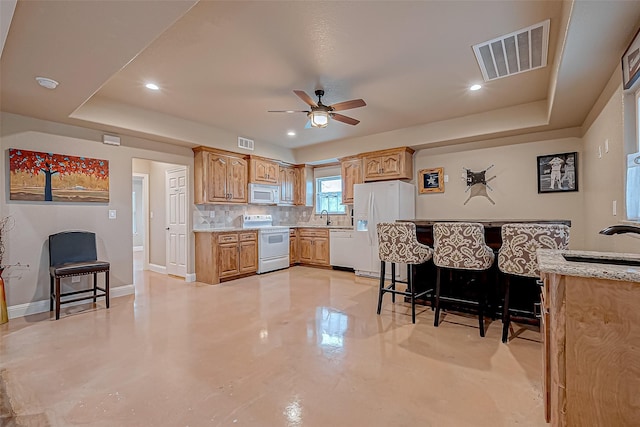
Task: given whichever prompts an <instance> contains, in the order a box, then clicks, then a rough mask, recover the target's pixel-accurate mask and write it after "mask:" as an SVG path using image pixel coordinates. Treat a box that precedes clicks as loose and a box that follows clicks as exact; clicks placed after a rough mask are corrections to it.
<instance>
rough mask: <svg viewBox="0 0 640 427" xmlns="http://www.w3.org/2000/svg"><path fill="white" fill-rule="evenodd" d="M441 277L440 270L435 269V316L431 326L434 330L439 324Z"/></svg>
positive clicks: (438, 268)
mask: <svg viewBox="0 0 640 427" xmlns="http://www.w3.org/2000/svg"><path fill="white" fill-rule="evenodd" d="M441 275H442V269H441V268H440V267H436V315H435V318H434V319H433V326H435V327H436V328H437V327H438V324H439V323H440V276H441Z"/></svg>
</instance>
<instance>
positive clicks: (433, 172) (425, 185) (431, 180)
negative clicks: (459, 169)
mask: <svg viewBox="0 0 640 427" xmlns="http://www.w3.org/2000/svg"><path fill="white" fill-rule="evenodd" d="M418 184H419V185H418V187H419V193H420V194H423V193H444V168H433V169H421V170H420V171H419V172H418Z"/></svg>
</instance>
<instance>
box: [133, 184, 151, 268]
mask: <svg viewBox="0 0 640 427" xmlns="http://www.w3.org/2000/svg"><path fill="white" fill-rule="evenodd" d="M131 176H132V178H133V177H136V178H142V218H144V239H143V240H142V251H143V263H142V269H143V270H149V174H147V173H138V172H133V173H132V174H131ZM131 182H132V183H133V179H132V180H131Z"/></svg>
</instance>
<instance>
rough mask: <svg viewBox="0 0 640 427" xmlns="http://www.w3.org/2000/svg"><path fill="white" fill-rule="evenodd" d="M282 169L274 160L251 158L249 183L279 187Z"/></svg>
mask: <svg viewBox="0 0 640 427" xmlns="http://www.w3.org/2000/svg"><path fill="white" fill-rule="evenodd" d="M279 171H280V167H279V165H278V163H276V162H275V161H273V160H269V159H265V158H262V157H255V156H250V157H249V182H251V183H255V184H272V185H278V179H279V175H280V172H279Z"/></svg>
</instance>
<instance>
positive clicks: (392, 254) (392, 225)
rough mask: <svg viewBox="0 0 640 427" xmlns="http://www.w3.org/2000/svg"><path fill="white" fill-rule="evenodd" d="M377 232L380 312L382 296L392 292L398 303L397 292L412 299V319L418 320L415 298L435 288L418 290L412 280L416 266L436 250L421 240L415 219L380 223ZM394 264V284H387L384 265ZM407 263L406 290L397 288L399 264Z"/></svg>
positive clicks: (392, 265)
mask: <svg viewBox="0 0 640 427" xmlns="http://www.w3.org/2000/svg"><path fill="white" fill-rule="evenodd" d="M376 230H377V232H378V255H379V257H380V290H379V293H378V314H380V310H381V309H382V296H383V295H384V294H385V293H387V292H388V293H390V294H391V301H392V302H393V303H395V302H396V294H398V295H403V296H408V297H410V298H411V321H412V322H413V323H416V298H420V297H422V296H424V295H426V294H428V293H433V289H427V290H423V291H421V292H419V293H416V289H415V287H414V283H413V276H414V273H415V268H414V267H415V266H416V265H419V264H422V263H424V262H427V261H429V260H430V259H431V256H432V254H433V250H432V249H431V248H430V247H429V246H427V245H423V244H422V243H420V242H418V238H417V237H416V225H415V224H414V223H412V222H380V223H378V224H377V225H376ZM387 262H389V263H391V284H390V285H389V286H388V287H385V266H386V263H387ZM398 263H400V264H407V265H408V274H407V288H406V291H400V290H396V282H397V280H396V264H398Z"/></svg>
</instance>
